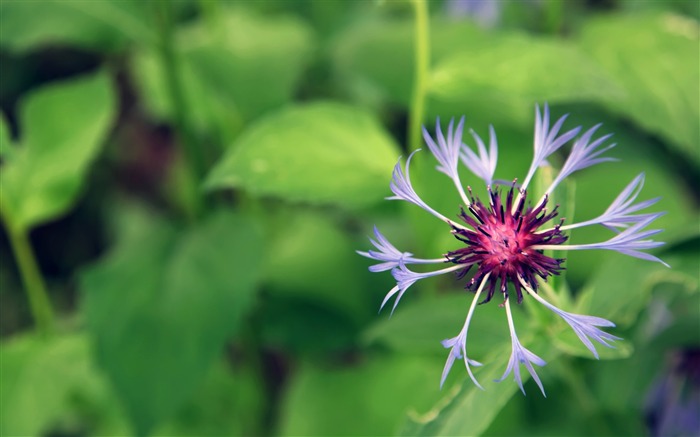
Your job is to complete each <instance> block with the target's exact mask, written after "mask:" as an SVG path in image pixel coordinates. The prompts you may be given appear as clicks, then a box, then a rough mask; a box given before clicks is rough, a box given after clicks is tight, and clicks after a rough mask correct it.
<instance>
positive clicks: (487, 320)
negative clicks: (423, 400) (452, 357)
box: [363, 289, 510, 372]
mask: <svg viewBox="0 0 700 437" xmlns="http://www.w3.org/2000/svg"><path fill="white" fill-rule="evenodd" d="M411 291H414V292H415V290H413V289H412V290H410V291H409V293H410V292H411ZM473 297H474V294H473V293H467V292H463V293H459V294H455V295H450V296H442V297H440V298H430V299H422V300H417V301H411V302H407V301H406V300H407V299H406V296H404V297H403V301H402V302H401V303H399V306H398V307H397V308H396V311H395V312H394V315H393V316H391V317H390V316H389V313H390V311H391V305H393V301H392V302H389V303H387V308H386V309H385V312H386V313H382V314H380V316H379V317H380V319H379V320H378V321H377V322H376V323H375V324H374V325H372V326H370V327H369V328H368V329H367V331H365V333H364V337H363V339H364V341H365V342H367V343H379V344H383V345H385V346H388V347H389V348H390V349H392V350H395V351H397V352H403V353H413V354H415V353H431V354H439V355H440V356H444V357H445V358H447V353H448V350H447V349H445V348H444V347H442V344H441V343H440V342H441V341H442V340H444V339H446V338H452V337H454V336H456V335H457V334H458V333H459V331H460V330H461V329H462V325H464V320H465V319H466V317H467V312H468V310H469V305H470V304H471V300H472V298H473ZM509 338H510V337H508V324H507V322H506V317H505V314H504V310H503V309H502V308H499V307H498V304H497V303H496V302H491V303H489V304H484V305H481V306H479V307H477V308H476V310H475V312H474V316H473V318H472V322H471V324H470V328H469V334H468V342H467V344H468V349H467V350H468V351H469V357H470V358H474V359H476V360H477V361H481V360H480V359H479V358H478V356H479V355H482V354H486V353H488V352H489V351H490V350H492V348H493V347H498V346H499V345H502V344H506V343H508V344H510V340H509ZM477 372H478V371H477Z"/></svg>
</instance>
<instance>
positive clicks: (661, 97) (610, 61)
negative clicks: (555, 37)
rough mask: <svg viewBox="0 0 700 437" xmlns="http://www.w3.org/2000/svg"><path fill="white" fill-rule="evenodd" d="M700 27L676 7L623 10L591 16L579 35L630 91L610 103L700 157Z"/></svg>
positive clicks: (646, 127) (588, 48)
mask: <svg viewBox="0 0 700 437" xmlns="http://www.w3.org/2000/svg"><path fill="white" fill-rule="evenodd" d="M699 29H700V27H699V24H698V21H697V20H695V19H693V18H689V17H684V16H682V15H676V14H673V13H645V14H625V15H622V14H618V15H608V16H602V17H599V18H596V19H593V20H589V21H588V22H586V23H585V26H583V28H582V32H581V34H580V35H579V37H578V40H579V42H580V46H581V48H582V49H583V50H585V51H587V52H588V53H590V55H591V57H592V58H593V59H594V60H595V61H597V63H598V64H599V65H600V66H601V67H602V68H604V69H605V70H606V71H607V72H608V73H609V74H610V75H611V76H613V77H614V78H615V79H616V80H617V82H618V83H619V84H620V85H621V86H623V87H624V88H625V90H626V93H625V94H624V95H623V96H612V95H610V96H609V98H608V99H606V105H607V106H609V107H610V108H612V109H613V110H614V111H616V112H618V113H620V114H622V115H624V116H626V117H629V118H631V119H632V120H634V121H635V122H636V123H637V124H639V125H640V126H642V127H643V128H645V129H647V130H648V131H650V132H652V133H654V134H658V135H661V136H663V137H664V138H666V139H668V140H669V141H670V144H672V145H674V146H676V147H677V148H678V149H679V150H681V151H683V152H684V153H685V155H686V156H687V157H688V158H692V159H694V160H695V163H696V164H697V163H698V160H699V159H700V155H698V144H700V125H699V123H700V122H699V121H698V120H700V99H698V95H699V94H700V53H699V52H698V43H699V41H700V30H699Z"/></svg>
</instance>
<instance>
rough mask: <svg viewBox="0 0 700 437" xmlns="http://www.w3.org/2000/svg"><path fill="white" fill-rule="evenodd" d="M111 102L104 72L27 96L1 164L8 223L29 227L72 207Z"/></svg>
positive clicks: (105, 124) (103, 133) (111, 111)
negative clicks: (14, 142)
mask: <svg viewBox="0 0 700 437" xmlns="http://www.w3.org/2000/svg"><path fill="white" fill-rule="evenodd" d="M114 106H115V96H114V92H113V90H112V87H111V84H110V80H109V77H108V76H107V75H106V74H104V73H100V74H97V75H95V76H89V77H84V78H80V79H76V80H72V81H70V82H64V83H60V84H56V85H50V86H48V87H46V88H43V89H40V90H38V91H36V92H35V93H33V94H31V95H29V96H27V97H26V100H25V101H24V102H23V103H22V105H21V107H20V120H19V121H20V129H21V132H22V133H23V134H22V136H21V138H20V141H19V147H17V149H16V150H15V153H14V156H13V159H12V161H11V162H7V163H5V164H4V165H3V167H2V172H3V174H2V176H3V179H2V184H3V195H2V200H1V201H0V210H1V211H2V214H3V216H4V217H5V219H6V220H7V221H8V224H9V225H10V226H12V227H13V228H17V229H29V228H31V227H32V226H35V225H37V224H40V223H42V222H45V221H47V220H50V219H52V218H54V217H56V216H58V215H60V214H62V213H64V212H65V211H66V210H67V209H68V208H70V206H71V205H72V204H73V202H74V201H75V199H76V197H77V196H78V194H79V192H80V189H81V187H82V184H83V180H84V178H85V175H86V173H87V170H88V167H89V165H90V163H91V162H92V160H93V159H94V158H95V156H96V155H97V153H98V152H99V150H100V145H101V144H102V142H103V141H104V138H105V136H106V134H107V133H108V129H109V128H110V124H111V122H112V119H113V117H114Z"/></svg>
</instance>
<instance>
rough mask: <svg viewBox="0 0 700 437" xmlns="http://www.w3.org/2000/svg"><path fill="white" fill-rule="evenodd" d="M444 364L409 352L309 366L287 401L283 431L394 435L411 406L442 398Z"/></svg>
mask: <svg viewBox="0 0 700 437" xmlns="http://www.w3.org/2000/svg"><path fill="white" fill-rule="evenodd" d="M441 367H442V363H440V362H439V361H435V360H432V359H427V358H415V357H413V358H411V357H408V356H394V357H369V358H367V359H366V360H365V361H362V362H359V363H356V364H354V365H350V366H346V367H342V368H323V367H320V366H313V365H310V364H304V365H302V366H301V367H300V368H299V369H298V371H297V373H296V375H295V376H294V379H292V380H291V381H290V384H289V387H288V389H287V392H286V394H285V398H284V400H283V402H282V413H281V420H280V425H279V434H280V435H309V436H311V435H338V434H339V433H340V434H342V435H391V434H393V433H394V431H395V430H396V426H397V424H398V421H399V420H400V417H401V414H402V413H404V412H405V411H406V410H407V409H412V408H419V409H424V408H427V406H428V405H430V404H431V403H432V402H433V401H434V400H436V399H437V398H438V395H439V375H440V369H441ZM329 393H333V394H336V395H335V396H331V397H330V398H329Z"/></svg>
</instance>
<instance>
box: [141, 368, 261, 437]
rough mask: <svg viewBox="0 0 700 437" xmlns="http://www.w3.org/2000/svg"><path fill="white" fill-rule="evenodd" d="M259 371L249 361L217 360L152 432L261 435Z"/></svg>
mask: <svg viewBox="0 0 700 437" xmlns="http://www.w3.org/2000/svg"><path fill="white" fill-rule="evenodd" d="M251 364H253V363H251ZM243 366H245V367H243ZM259 372H260V369H257V368H252V366H251V365H246V364H242V363H236V366H235V368H232V366H231V363H230V362H229V361H228V360H224V359H222V360H220V361H219V362H217V363H215V364H214V365H213V366H212V369H211V371H210V372H209V373H208V374H207V376H206V377H205V379H204V382H203V383H202V384H201V386H200V387H199V388H198V389H197V391H196V392H195V394H194V396H193V397H192V398H191V399H190V400H189V401H188V402H187V404H185V405H184V406H183V407H182V408H180V409H179V410H178V412H177V414H176V415H175V417H174V418H173V419H172V420H170V421H168V422H166V423H164V424H163V425H162V426H159V427H158V428H157V429H156V430H155V431H154V432H153V435H157V436H183V437H190V436H215V435H222V436H223V435H227V436H228V435H260V431H259V430H258V427H259V426H260V423H259V422H260V419H259V418H260V417H262V415H263V414H264V408H265V397H266V393H265V390H264V387H263V381H262V380H261V378H260V375H259Z"/></svg>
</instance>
